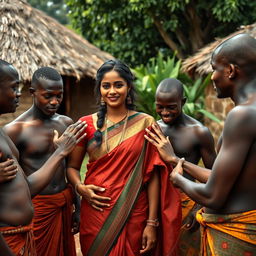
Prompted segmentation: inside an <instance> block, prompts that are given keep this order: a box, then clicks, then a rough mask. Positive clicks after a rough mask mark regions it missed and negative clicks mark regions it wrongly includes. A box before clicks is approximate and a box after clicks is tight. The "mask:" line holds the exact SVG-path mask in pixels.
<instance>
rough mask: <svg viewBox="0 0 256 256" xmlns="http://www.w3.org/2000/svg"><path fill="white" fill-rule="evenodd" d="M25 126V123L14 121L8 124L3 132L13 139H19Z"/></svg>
mask: <svg viewBox="0 0 256 256" xmlns="http://www.w3.org/2000/svg"><path fill="white" fill-rule="evenodd" d="M24 125H25V122H23V121H18V120H13V121H12V122H10V123H9V124H6V125H5V126H4V127H3V131H4V132H5V133H6V134H7V135H8V136H9V137H11V138H12V139H13V138H17V137H18V135H19V134H21V132H22V130H23V127H24Z"/></svg>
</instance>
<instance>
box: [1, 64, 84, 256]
mask: <svg viewBox="0 0 256 256" xmlns="http://www.w3.org/2000/svg"><path fill="white" fill-rule="evenodd" d="M20 95H21V94H20V91H19V75H18V73H17V71H16V69H15V68H14V67H13V66H12V65H11V64H9V63H7V62H5V61H3V60H0V113H1V114H4V113H12V112H15V110H16V107H17V106H18V102H19V97H20ZM84 128H85V124H83V123H81V122H80V123H79V122H77V123H76V124H75V125H71V126H69V127H68V129H67V130H66V131H65V133H64V134H63V135H62V136H61V137H60V138H58V139H57V138H56V136H55V140H54V130H53V129H52V130H51V133H52V136H51V138H49V139H50V140H51V141H52V144H51V147H55V148H56V147H57V149H56V150H53V154H52V155H51V156H50V157H49V159H48V161H46V163H45V164H44V165H43V166H42V167H41V168H40V169H39V170H38V171H36V172H34V173H33V174H31V175H30V176H29V177H26V176H25V174H24V172H23V170H22V168H21V167H20V165H19V163H18V160H19V152H18V150H17V148H16V147H15V145H14V144H13V142H12V141H11V139H10V138H9V137H8V135H6V133H5V132H4V131H3V130H0V140H1V143H0V156H1V159H0V161H1V165H0V177H1V178H0V180H1V183H0V205H1V208H0V252H1V256H13V255H25V254H26V253H28V252H30V254H29V255H31V256H32V255H35V254H33V251H32V248H31V247H29V246H31V244H28V243H30V242H32V240H31V234H30V231H31V229H32V227H31V225H30V223H31V221H32V217H33V205H32V201H31V197H33V196H35V195H36V194H37V193H39V192H40V191H41V190H42V189H43V188H44V187H45V186H46V185H47V184H48V183H49V182H50V180H51V178H52V176H53V175H54V173H55V170H56V168H57V167H58V166H59V165H60V163H61V162H62V161H63V159H64V158H65V157H66V156H67V155H68V154H69V153H70V152H71V151H72V149H73V147H74V146H75V144H76V143H77V142H79V141H80V140H81V139H82V138H83V136H80V134H81V132H82V131H83V129H84ZM53 140H54V141H55V143H53ZM38 146H40V145H38ZM6 242H7V243H8V242H10V243H9V245H10V246H11V249H10V247H9V246H8V245H7V243H6Z"/></svg>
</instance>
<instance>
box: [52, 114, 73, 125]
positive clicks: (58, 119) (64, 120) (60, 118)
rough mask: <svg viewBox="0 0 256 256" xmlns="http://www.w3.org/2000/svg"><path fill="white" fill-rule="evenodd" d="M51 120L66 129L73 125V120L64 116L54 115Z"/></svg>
mask: <svg viewBox="0 0 256 256" xmlns="http://www.w3.org/2000/svg"><path fill="white" fill-rule="evenodd" d="M53 119H54V120H55V121H56V122H58V123H61V124H63V125H64V126H66V127H67V126H69V125H71V124H73V123H74V122H73V120H72V119H71V118H70V117H68V116H65V115H59V114H55V115H54V117H53Z"/></svg>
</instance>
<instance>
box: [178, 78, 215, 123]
mask: <svg viewBox="0 0 256 256" xmlns="http://www.w3.org/2000/svg"><path fill="white" fill-rule="evenodd" d="M180 80H181V79H180ZM188 80H189V78H188ZM210 81H211V74H209V75H208V76H207V77H206V78H204V79H202V78H201V77H200V78H198V79H197V80H195V81H192V80H191V81H190V82H189V83H187V84H184V82H183V88H184V93H185V97H186V104H185V105H184V106H183V111H184V113H186V114H187V115H189V116H192V117H194V118H195V119H197V120H200V121H203V118H204V116H206V117H208V118H209V119H211V120H213V121H215V122H217V123H219V122H220V120H219V119H218V118H217V117H216V116H215V115H213V114H212V113H210V112H209V111H207V110H205V109H204V108H205V105H204V96H205V95H204V91H205V88H206V86H207V85H209V83H210Z"/></svg>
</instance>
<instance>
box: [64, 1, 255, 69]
mask: <svg viewBox="0 0 256 256" xmlns="http://www.w3.org/2000/svg"><path fill="white" fill-rule="evenodd" d="M65 1H66V2H67V4H68V6H69V8H70V16H71V19H72V25H73V26H74V27H75V28H76V29H79V30H80V31H81V33H82V34H83V35H84V36H85V38H86V39H88V40H89V41H90V42H92V43H93V44H95V45H97V46H98V47H100V48H101V49H103V50H105V51H107V52H109V53H111V54H112V55H113V56H115V57H116V58H119V59H122V60H123V61H125V62H127V63H128V64H129V65H131V66H137V65H139V64H146V63H147V61H148V60H149V59H150V58H151V57H153V56H156V55H157V53H158V52H159V51H162V52H163V54H164V55H165V56H168V55H170V52H173V51H175V50H176V49H174V48H173V46H171V45H170V44H169V43H168V42H170V41H172V43H173V45H174V46H177V47H178V48H179V49H178V52H177V53H178V55H177V56H180V54H182V55H183V56H186V55H188V54H191V53H193V52H194V51H196V50H197V49H198V48H200V47H202V46H203V45H204V44H206V43H208V42H210V41H212V40H214V38H216V37H221V36H224V35H227V34H229V33H231V32H233V31H234V30H236V29H237V27H239V26H240V25H246V24H249V23H253V22H255V18H256V12H255V9H256V1H251V0H212V1H208V0H200V1H196V0H172V1H170V0H122V1H119V0H65ZM157 24H158V26H157ZM168 40H169V41H168ZM170 49H171V50H170Z"/></svg>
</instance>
